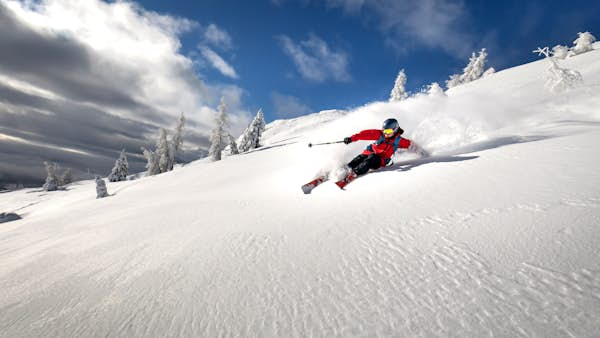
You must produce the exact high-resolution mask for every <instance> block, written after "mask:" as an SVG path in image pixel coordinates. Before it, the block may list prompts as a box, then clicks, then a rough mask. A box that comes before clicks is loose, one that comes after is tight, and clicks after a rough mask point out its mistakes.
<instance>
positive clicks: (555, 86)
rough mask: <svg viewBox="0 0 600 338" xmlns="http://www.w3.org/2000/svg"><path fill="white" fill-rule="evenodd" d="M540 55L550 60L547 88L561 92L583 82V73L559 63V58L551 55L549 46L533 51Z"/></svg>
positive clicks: (554, 91)
mask: <svg viewBox="0 0 600 338" xmlns="http://www.w3.org/2000/svg"><path fill="white" fill-rule="evenodd" d="M533 52H534V53H537V54H538V55H544V56H545V57H546V59H547V60H549V61H550V65H549V66H548V70H547V73H548V75H547V78H546V84H545V85H546V88H547V89H548V90H550V91H551V92H553V93H560V92H563V91H565V90H568V89H570V88H573V87H575V86H577V85H578V84H580V83H581V82H583V77H582V76H581V73H579V72H578V71H576V70H572V69H566V68H562V67H561V66H560V65H559V64H558V60H557V59H556V58H554V57H551V56H550V50H549V48H548V47H544V48H538V49H536V50H534V51H533Z"/></svg>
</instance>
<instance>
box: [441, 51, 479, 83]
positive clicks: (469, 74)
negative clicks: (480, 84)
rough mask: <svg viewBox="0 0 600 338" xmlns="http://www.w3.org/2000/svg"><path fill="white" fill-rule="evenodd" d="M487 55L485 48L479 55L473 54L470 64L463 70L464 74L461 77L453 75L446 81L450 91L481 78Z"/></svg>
mask: <svg viewBox="0 0 600 338" xmlns="http://www.w3.org/2000/svg"><path fill="white" fill-rule="evenodd" d="M487 55H488V54H487V52H486V50H485V48H482V49H481V51H480V52H479V55H476V54H475V52H473V53H472V54H471V58H470V59H469V64H467V66H466V67H465V68H464V69H463V73H462V74H461V75H458V74H454V75H451V76H450V79H449V80H448V81H446V87H447V88H448V89H450V88H453V87H456V86H459V85H462V84H465V83H468V82H471V81H475V80H477V79H479V78H481V76H482V74H483V71H484V67H485V62H486V59H487Z"/></svg>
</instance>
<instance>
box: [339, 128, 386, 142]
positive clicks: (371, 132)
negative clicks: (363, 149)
mask: <svg viewBox="0 0 600 338" xmlns="http://www.w3.org/2000/svg"><path fill="white" fill-rule="evenodd" d="M381 135H382V133H381V130H379V129H367V130H363V131H361V132H360V133H358V134H354V135H352V136H350V137H346V138H345V139H344V143H346V144H348V143H350V142H356V141H361V140H362V141H377V140H379V138H380V137H381ZM347 139H349V140H350V142H346V140H347Z"/></svg>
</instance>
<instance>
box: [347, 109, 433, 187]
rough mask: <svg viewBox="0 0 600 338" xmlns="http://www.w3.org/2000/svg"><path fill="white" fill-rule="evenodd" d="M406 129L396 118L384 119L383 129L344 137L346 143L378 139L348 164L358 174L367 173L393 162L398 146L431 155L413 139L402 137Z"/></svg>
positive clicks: (422, 154) (369, 130)
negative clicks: (401, 126) (403, 128)
mask: <svg viewBox="0 0 600 338" xmlns="http://www.w3.org/2000/svg"><path fill="white" fill-rule="evenodd" d="M402 133H404V130H402V128H400V126H399V125H398V121H397V120H396V119H387V120H385V121H383V126H382V127H381V130H379V129H367V130H363V131H361V132H359V133H358V134H354V135H352V136H349V137H346V138H344V143H345V144H350V143H352V142H356V141H361V140H363V141H376V142H375V143H372V144H370V145H369V146H368V147H367V148H365V150H364V151H363V152H362V154H360V155H358V156H356V157H355V158H354V159H353V160H352V161H350V162H349V163H348V164H347V165H348V167H349V168H350V169H351V170H352V172H354V174H355V175H356V176H361V175H364V174H366V173H367V172H368V171H369V170H370V169H373V170H376V169H379V168H381V167H384V166H387V165H391V164H392V156H393V155H394V153H395V152H396V150H397V149H398V148H402V149H408V150H409V151H411V152H414V153H417V154H419V155H420V156H422V157H426V156H429V153H427V151H425V150H424V149H423V148H421V147H419V146H418V145H417V144H416V143H414V142H413V141H411V140H409V139H407V138H404V137H402V136H401V135H402Z"/></svg>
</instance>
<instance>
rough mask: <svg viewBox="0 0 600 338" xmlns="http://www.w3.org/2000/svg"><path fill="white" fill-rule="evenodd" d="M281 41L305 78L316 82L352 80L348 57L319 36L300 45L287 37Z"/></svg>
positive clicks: (311, 37)
mask: <svg viewBox="0 0 600 338" xmlns="http://www.w3.org/2000/svg"><path fill="white" fill-rule="evenodd" d="M279 40H280V42H281V46H282V48H283V50H284V52H285V53H286V54H287V55H288V56H289V57H291V58H292V61H293V62H294V64H295V65H296V67H297V69H298V71H299V72H300V74H301V75H302V77H303V78H305V79H307V80H310V81H314V82H325V81H327V80H330V79H331V80H334V81H339V82H345V81H349V80H350V79H351V76H350V73H349V72H348V55H347V54H346V53H345V52H343V51H333V50H331V49H330V48H329V45H328V44H327V43H326V42H325V41H323V40H322V39H321V38H319V37H318V36H316V35H311V36H310V37H309V38H308V40H304V41H301V42H300V43H295V42H294V41H292V39H290V38H289V37H287V36H281V37H280V38H279Z"/></svg>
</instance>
